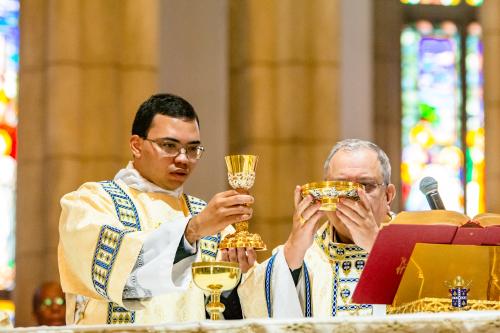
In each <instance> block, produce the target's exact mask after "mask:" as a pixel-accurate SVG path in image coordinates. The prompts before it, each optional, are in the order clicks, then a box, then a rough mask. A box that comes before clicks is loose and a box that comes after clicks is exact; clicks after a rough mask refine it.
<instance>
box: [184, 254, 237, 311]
mask: <svg viewBox="0 0 500 333" xmlns="http://www.w3.org/2000/svg"><path fill="white" fill-rule="evenodd" d="M191 271H192V274H193V281H194V283H195V284H196V286H198V288H200V289H202V290H205V291H208V292H209V293H210V302H209V303H208V304H207V306H206V309H207V312H208V313H209V314H210V319H212V320H219V319H220V318H221V314H222V312H223V311H224V309H225V306H224V304H222V303H221V301H220V295H221V293H222V292H223V291H226V290H231V289H233V288H234V287H236V285H237V284H238V282H239V281H240V278H241V270H240V268H239V266H238V263H235V262H216V261H204V262H195V263H193V264H192V265H191Z"/></svg>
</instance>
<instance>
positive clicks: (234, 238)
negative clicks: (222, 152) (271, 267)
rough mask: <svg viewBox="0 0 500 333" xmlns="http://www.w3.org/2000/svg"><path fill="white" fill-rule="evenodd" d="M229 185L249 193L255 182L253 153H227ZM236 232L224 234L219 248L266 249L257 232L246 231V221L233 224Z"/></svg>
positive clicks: (255, 160) (255, 166) (255, 158)
mask: <svg viewBox="0 0 500 333" xmlns="http://www.w3.org/2000/svg"><path fill="white" fill-rule="evenodd" d="M225 160H226V166H227V177H228V181H229V185H231V187H232V188H233V189H235V190H236V191H238V192H240V193H249V190H250V189H251V188H252V186H253V184H254V182H255V169H256V168H257V161H258V157H257V156H255V155H229V156H226V157H225ZM234 227H235V229H236V232H235V233H233V234H230V235H228V236H226V237H225V238H224V239H223V240H222V241H221V242H220V244H219V248H220V249H231V248H238V247H240V248H244V247H252V248H254V249H255V250H257V251H262V250H266V244H265V243H264V241H263V240H262V238H261V237H260V235H259V234H252V233H250V232H248V221H240V222H237V223H235V224H234Z"/></svg>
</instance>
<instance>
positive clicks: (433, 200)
mask: <svg viewBox="0 0 500 333" xmlns="http://www.w3.org/2000/svg"><path fill="white" fill-rule="evenodd" d="M420 191H422V193H423V194H424V195H425V198H426V199H427V202H428V203H429V207H431V209H432V210H435V209H445V208H444V204H443V200H441V196H440V195H439V192H438V183H437V181H436V180H435V179H434V178H432V177H424V178H423V179H422V180H421V181H420Z"/></svg>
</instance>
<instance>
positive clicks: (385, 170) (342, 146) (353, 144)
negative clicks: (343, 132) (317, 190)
mask: <svg viewBox="0 0 500 333" xmlns="http://www.w3.org/2000/svg"><path fill="white" fill-rule="evenodd" d="M360 149H369V150H371V151H374V152H375V153H376V154H377V157H378V161H379V162H380V166H381V168H382V176H383V178H384V184H386V185H388V184H390V182H391V164H390V163H389V157H387V154H386V153H385V152H384V151H383V150H382V149H380V147H379V146H377V145H376V144H374V143H373V142H370V141H366V140H360V139H346V140H342V141H339V142H337V143H336V144H335V146H333V148H332V150H331V151H330V154H329V155H328V157H327V158H326V161H325V164H324V167H323V168H324V172H325V175H326V173H327V172H328V168H329V166H330V161H331V160H332V158H333V155H335V154H336V153H337V152H338V151H340V150H347V151H357V150H360Z"/></svg>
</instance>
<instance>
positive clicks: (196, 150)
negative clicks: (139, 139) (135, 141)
mask: <svg viewBox="0 0 500 333" xmlns="http://www.w3.org/2000/svg"><path fill="white" fill-rule="evenodd" d="M143 139H144V140H146V141H150V142H153V143H155V144H156V145H158V147H160V149H161V150H162V151H163V152H164V153H165V156H167V157H177V156H179V154H184V155H186V157H187V158H188V159H190V160H199V159H200V157H201V155H202V154H203V152H204V151H205V148H204V147H203V146H200V145H199V144H191V145H189V144H188V145H182V144H180V143H179V142H175V141H172V140H168V139H148V138H143Z"/></svg>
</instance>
